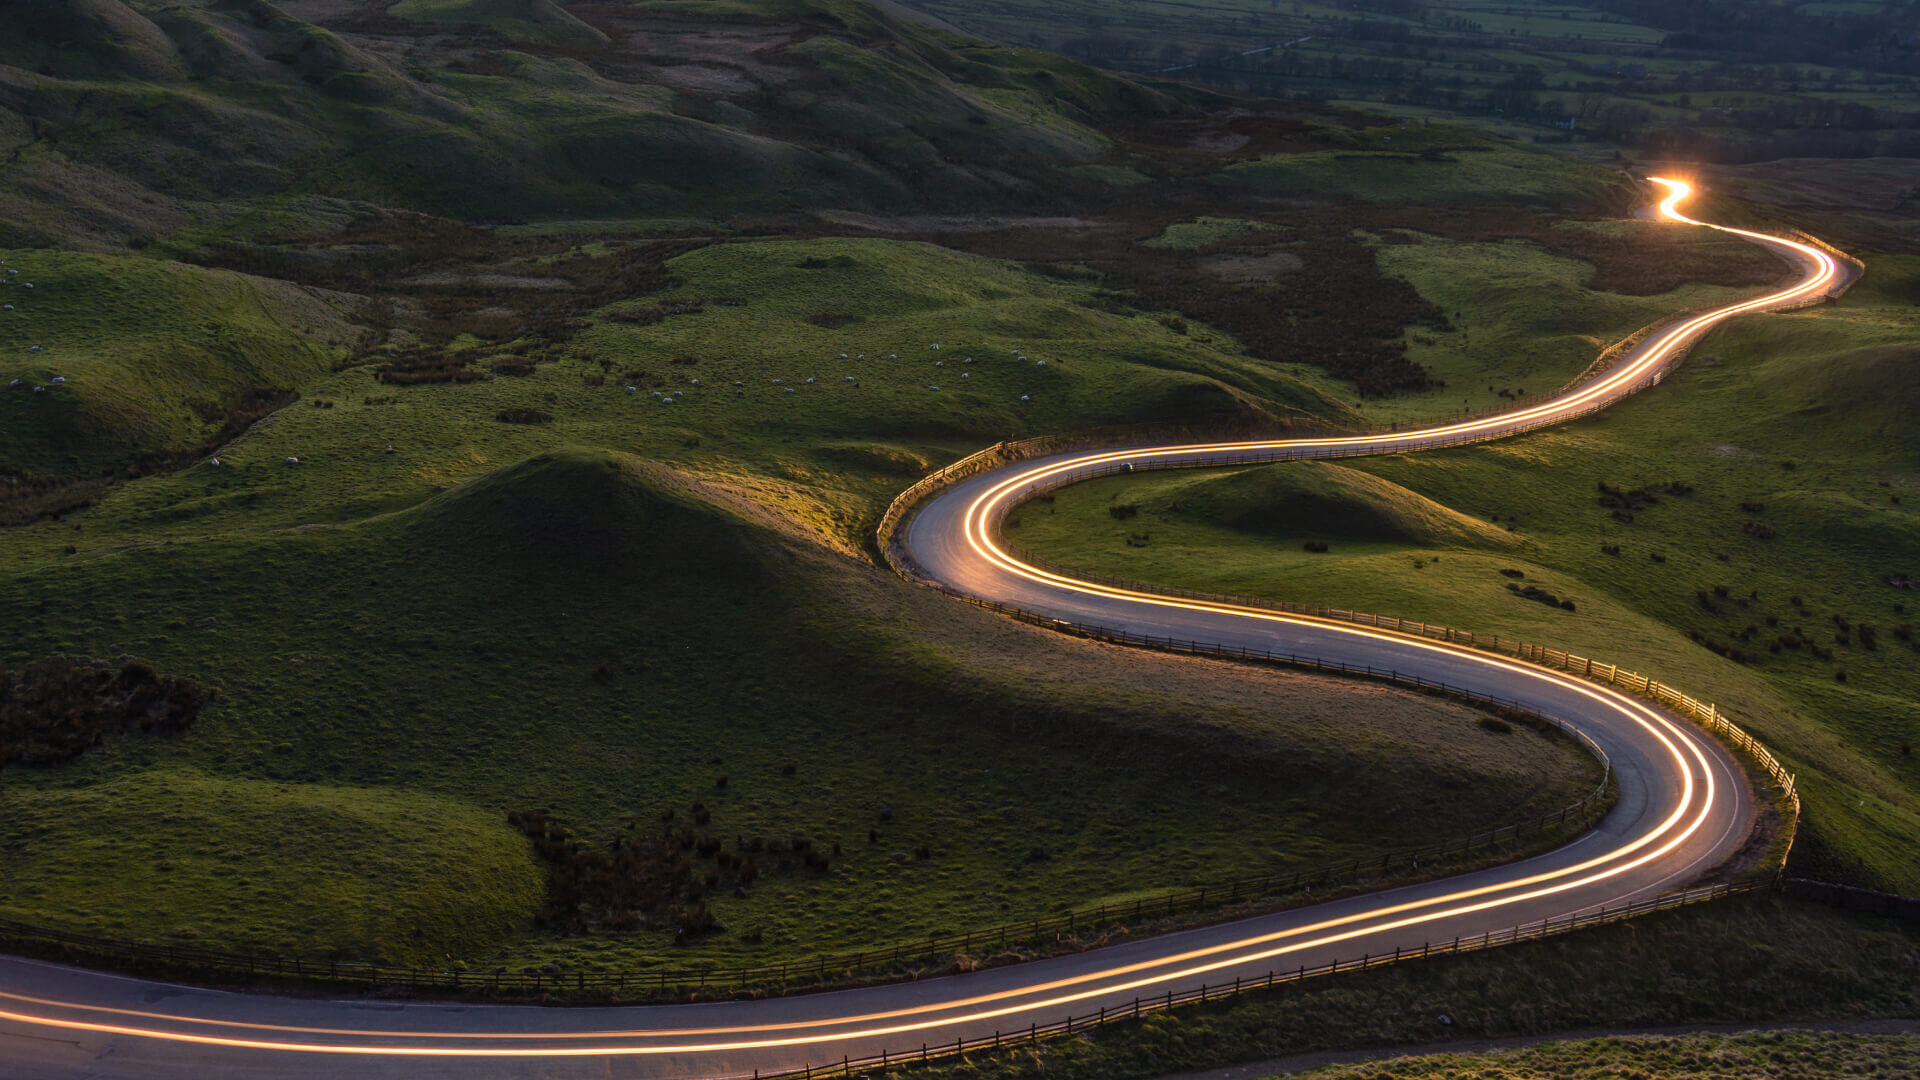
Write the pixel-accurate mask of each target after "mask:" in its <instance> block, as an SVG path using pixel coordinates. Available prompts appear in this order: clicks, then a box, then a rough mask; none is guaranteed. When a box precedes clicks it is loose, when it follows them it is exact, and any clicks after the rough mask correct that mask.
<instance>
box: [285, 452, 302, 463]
mask: <svg viewBox="0 0 1920 1080" xmlns="http://www.w3.org/2000/svg"><path fill="white" fill-rule="evenodd" d="M287 464H289V465H298V464H300V459H299V458H297V457H294V456H293V455H292V454H288V455H287Z"/></svg>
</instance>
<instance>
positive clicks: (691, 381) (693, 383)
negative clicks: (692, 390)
mask: <svg viewBox="0 0 1920 1080" xmlns="http://www.w3.org/2000/svg"><path fill="white" fill-rule="evenodd" d="M687 383H688V384H689V385H691V386H699V385H700V380H699V379H688V380H687Z"/></svg>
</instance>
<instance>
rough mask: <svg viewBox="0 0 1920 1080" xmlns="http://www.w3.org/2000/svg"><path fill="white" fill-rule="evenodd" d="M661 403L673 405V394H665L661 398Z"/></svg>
mask: <svg viewBox="0 0 1920 1080" xmlns="http://www.w3.org/2000/svg"><path fill="white" fill-rule="evenodd" d="M660 404H662V405H671V404H673V395H671V394H668V395H666V396H664V397H662V398H661V399H660Z"/></svg>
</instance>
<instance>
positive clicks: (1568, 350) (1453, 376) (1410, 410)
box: [1366, 222, 1756, 423]
mask: <svg viewBox="0 0 1920 1080" xmlns="http://www.w3.org/2000/svg"><path fill="white" fill-rule="evenodd" d="M1598 227H1605V228H1608V229H1610V230H1612V231H1616V232H1620V233H1623V234H1625V235H1627V236H1629V237H1633V236H1636V235H1648V236H1651V235H1652V234H1653V233H1654V232H1655V231H1656V230H1671V229H1673V228H1674V227H1673V226H1666V225H1660V224H1655V223H1651V222H1606V223H1584V222H1580V223H1575V222H1569V223H1564V224H1562V225H1560V226H1558V228H1561V229H1593V228H1598ZM1695 231H1696V232H1704V230H1695ZM1417 240H1418V242H1416V243H1390V244H1385V245H1383V246H1382V247H1381V248H1380V252H1379V259H1380V264H1381V267H1382V268H1383V269H1384V270H1386V271H1387V272H1388V273H1390V274H1393V275H1395V276H1398V277H1402V278H1405V279H1406V280H1407V281H1409V282H1411V283H1412V284H1413V286H1414V287H1415V288H1416V289H1418V290H1419V291H1420V295H1421V296H1424V297H1426V298H1427V299H1428V300H1430V301H1432V302H1433V303H1434V304H1436V305H1437V306H1439V308H1440V309H1441V311H1443V312H1445V313H1446V314H1447V316H1448V319H1449V320H1450V321H1451V322H1452V323H1454V324H1455V328H1454V330H1453V331H1452V332H1447V333H1442V332H1435V331H1431V330H1424V329H1423V330H1415V331H1411V332H1409V333H1408V335H1407V341H1408V352H1407V355H1408V357H1409V359H1411V360H1413V361H1414V362H1415V363H1418V364H1422V365H1424V366H1425V367H1426V368H1427V369H1428V370H1430V371H1431V372H1433V375H1434V377H1435V378H1436V379H1438V380H1440V381H1441V382H1443V383H1444V384H1445V386H1444V387H1442V388H1439V389H1436V390H1434V391H1432V392H1430V393H1425V394H1407V395H1399V396H1396V397H1391V398H1387V399H1384V400H1378V401H1369V402H1368V403H1367V404H1366V412H1367V415H1368V416H1369V417H1370V418H1371V419H1373V421H1374V422H1375V423H1382V422H1399V423H1406V422H1414V421H1419V420H1425V419H1435V418H1439V417H1443V416H1447V415H1450V414H1457V413H1458V412H1460V411H1462V410H1465V411H1470V412H1475V413H1481V412H1487V411H1491V410H1495V409H1499V408H1502V407H1511V406H1512V404H1513V402H1514V400H1515V399H1517V398H1524V397H1530V396H1537V395H1541V394H1546V393H1550V392H1552V391H1554V390H1557V389H1559V388H1560V387H1561V386H1564V385H1565V384H1566V383H1567V382H1569V381H1571V380H1572V379H1573V378H1575V377H1576V376H1578V375H1579V374H1580V373H1581V372H1582V371H1585V370H1586V368H1587V366H1588V365H1589V364H1591V363H1593V361H1594V359H1595V358H1596V357H1597V356H1599V355H1600V353H1601V352H1602V350H1604V349H1606V348H1607V347H1608V346H1611V345H1613V344H1614V343H1615V342H1617V341H1620V340H1621V339H1623V338H1625V337H1627V336H1628V335H1630V334H1632V333H1633V332H1634V331H1636V330H1639V329H1640V328H1641V327H1643V326H1646V325H1648V324H1650V323H1653V322H1656V321H1659V320H1662V319H1665V318H1667V317H1668V316H1671V315H1673V314H1674V313H1676V312H1681V311H1688V310H1692V309H1696V308H1704V307H1709V306H1714V305H1717V304H1724V303H1729V302H1731V301H1732V300H1734V299H1738V298H1740V297H1744V296H1747V295H1751V294H1752V293H1753V292H1755V291H1756V290H1754V289H1751V288H1748V289H1731V288H1725V287H1721V286H1712V285H1687V286H1683V287H1681V288H1678V289H1675V290H1673V291H1671V292H1667V293H1660V294H1656V295H1651V296H1623V295H1621V294H1619V293H1614V292H1606V291H1603V290H1596V289H1592V288H1588V287H1587V285H1588V282H1589V280H1590V279H1591V277H1592V275H1593V267H1592V266H1591V265H1589V264H1587V263H1584V262H1581V261H1579V260H1576V259H1571V258H1566V257H1563V256H1557V255H1552V254H1549V253H1547V252H1546V251H1545V250H1544V249H1542V248H1541V247H1540V246H1539V245H1538V244H1535V243H1533V242H1531V241H1527V240H1507V241H1501V242H1485V243H1469V242H1462V241H1452V240H1445V239H1441V238H1439V237H1434V236H1420V237H1418V238H1417ZM1699 242H1702V243H1710V242H1711V241H1710V240H1707V239H1706V238H1705V237H1702V238H1701V240H1700V241H1699ZM1502 391H1506V392H1508V393H1509V394H1510V395H1511V396H1509V397H1501V396H1500V394H1501V392H1502Z"/></svg>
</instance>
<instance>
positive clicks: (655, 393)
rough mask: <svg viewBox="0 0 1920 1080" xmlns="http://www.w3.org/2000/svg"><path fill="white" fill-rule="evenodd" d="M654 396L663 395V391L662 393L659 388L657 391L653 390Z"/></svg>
mask: <svg viewBox="0 0 1920 1080" xmlns="http://www.w3.org/2000/svg"><path fill="white" fill-rule="evenodd" d="M653 396H654V397H661V396H662V395H661V393H660V391H658V390H655V391H654V392H653Z"/></svg>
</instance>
